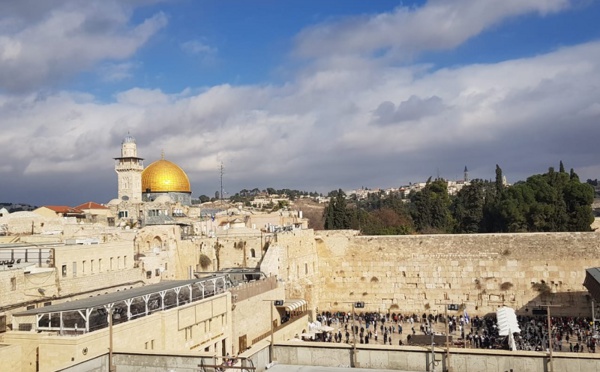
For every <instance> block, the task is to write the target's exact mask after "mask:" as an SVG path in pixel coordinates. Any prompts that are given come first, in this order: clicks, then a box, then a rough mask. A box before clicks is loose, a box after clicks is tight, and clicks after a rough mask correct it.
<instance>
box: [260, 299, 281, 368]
mask: <svg viewBox="0 0 600 372" xmlns="http://www.w3.org/2000/svg"><path fill="white" fill-rule="evenodd" d="M263 301H266V302H269V303H270V305H271V318H270V322H271V343H270V344H269V363H273V344H274V343H275V327H274V326H273V308H274V307H275V306H282V305H283V300H263Z"/></svg>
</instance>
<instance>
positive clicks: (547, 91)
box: [0, 0, 600, 205]
mask: <svg viewBox="0 0 600 372" xmlns="http://www.w3.org/2000/svg"><path fill="white" fill-rule="evenodd" d="M598 19H600V2H599V1H595V0H572V1H569V0H506V1H501V2H499V1H494V0H437V1H414V2H413V1H387V0H382V1H355V0H337V1H334V0H328V1H296V0H293V1H274V0H271V1H266V0H265V1H253V0H247V1H230V0H225V1H223V0H221V1H208V0H205V1H191V0H174V1H158V0H131V1H116V0H115V1H112V0H108V1H93V0H92V1H87V2H79V1H74V0H53V1H47V2H44V3H43V5H40V4H39V3H38V2H35V1H34V0H25V1H20V2H10V3H2V4H0V117H1V118H3V119H2V120H0V129H1V130H2V132H1V133H0V159H2V160H0V179H1V180H2V182H0V201H12V202H29V203H33V204H38V205H41V204H69V205H77V204H80V203H82V202H85V201H88V200H93V201H97V202H107V201H108V200H110V199H112V198H113V197H115V195H116V175H115V173H114V169H113V167H114V163H113V160H112V158H114V157H116V156H118V154H119V149H120V141H121V140H122V138H123V137H124V136H125V135H126V134H127V132H130V133H131V134H132V135H133V136H134V137H135V138H136V140H137V143H138V149H139V152H140V155H141V156H142V157H144V158H145V159H146V164H150V163H151V162H152V161H154V160H157V159H158V158H160V153H161V150H164V152H165V156H166V158H167V159H168V160H172V161H174V162H176V163H177V164H179V165H180V166H182V168H183V169H184V170H185V171H186V172H187V173H188V175H189V177H190V180H191V183H192V189H193V195H194V196H198V195H201V194H206V195H213V194H214V192H215V191H216V190H217V189H218V188H219V174H218V167H219V164H220V163H221V162H223V164H224V166H225V169H226V171H225V180H224V181H225V186H226V190H228V191H230V192H235V191H238V190H240V189H243V188H254V187H258V188H266V187H275V188H298V189H303V190H307V191H312V190H317V191H320V192H327V191H329V190H332V189H337V188H343V189H352V188H358V187H361V186H366V187H370V188H376V187H398V186H400V185H402V184H407V183H408V182H420V181H424V180H425V179H427V178H428V177H429V176H436V175H437V174H440V175H441V176H443V177H445V178H449V179H454V178H460V177H461V176H462V169H463V168H464V166H465V165H466V166H468V168H469V169H470V175H471V177H472V178H486V179H489V178H493V177H494V169H495V165H496V164H499V165H500V166H501V167H502V169H503V170H504V173H505V175H506V176H507V178H508V180H509V182H515V181H518V180H520V179H524V178H525V177H527V176H529V175H532V174H535V173H543V172H545V171H546V170H547V168H548V167H549V166H555V167H557V166H558V162H559V161H560V160H562V161H563V162H564V163H565V166H566V167H567V168H571V167H572V168H575V170H576V171H577V172H578V173H579V175H580V177H581V178H582V179H584V180H585V179H587V178H592V179H594V178H598V177H599V173H600V162H599V159H600V156H599V153H598V151H597V147H598V146H597V143H596V142H597V139H598V138H600V137H599V135H600V125H599V124H600V98H599V97H600V27H598V26H597V23H598V22H597V20H598Z"/></svg>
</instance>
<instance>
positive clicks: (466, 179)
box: [464, 165, 469, 183]
mask: <svg viewBox="0 0 600 372" xmlns="http://www.w3.org/2000/svg"><path fill="white" fill-rule="evenodd" d="M464 175H465V179H464V181H465V183H467V182H469V170H468V169H467V166H466V165H465V173H464Z"/></svg>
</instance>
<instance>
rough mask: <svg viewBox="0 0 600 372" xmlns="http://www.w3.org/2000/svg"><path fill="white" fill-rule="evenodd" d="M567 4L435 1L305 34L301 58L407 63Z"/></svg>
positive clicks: (557, 0) (553, 0)
mask: <svg viewBox="0 0 600 372" xmlns="http://www.w3.org/2000/svg"><path fill="white" fill-rule="evenodd" d="M569 5H570V3H569V0H506V1H496V0H455V1H448V0H433V1H428V2H427V3H426V4H425V5H423V6H421V7H406V6H398V7H397V8H395V9H394V11H392V12H389V13H380V14H375V15H371V16H362V17H355V18H351V19H343V20H341V21H332V22H326V23H322V24H319V25H316V26H314V27H310V28H308V29H306V30H304V31H303V32H302V33H301V34H300V35H299V36H298V38H297V50H296V52H297V54H298V55H300V56H303V57H308V58H332V57H337V56H339V55H363V56H365V55H368V56H375V55H383V56H388V57H390V56H391V57H394V58H401V59H407V58H411V57H412V56H414V55H415V54H417V53H420V52H422V51H426V50H444V49H450V48H453V47H456V46H458V45H460V44H462V43H463V42H465V41H466V40H468V39H469V38H471V37H473V36H475V35H478V34H480V33H481V32H482V31H484V30H486V29H489V28H490V27H492V26H494V25H495V24H497V23H499V22H500V21H502V20H505V19H506V18H509V17H515V16H518V15H522V14H528V13H538V14H541V15H545V14H549V13H555V12H558V11H560V10H563V9H565V8H566V7H568V6H569Z"/></svg>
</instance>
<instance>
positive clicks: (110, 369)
mask: <svg viewBox="0 0 600 372" xmlns="http://www.w3.org/2000/svg"><path fill="white" fill-rule="evenodd" d="M116 370H117V369H116V367H115V366H114V365H113V307H112V306H111V307H109V308H108V372H114V371H116Z"/></svg>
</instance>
